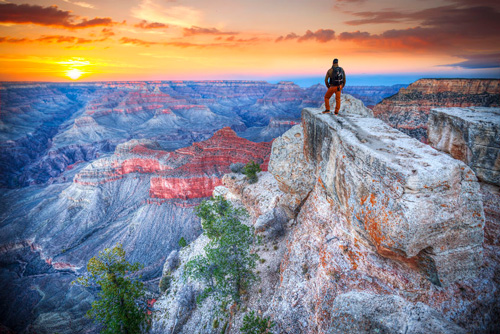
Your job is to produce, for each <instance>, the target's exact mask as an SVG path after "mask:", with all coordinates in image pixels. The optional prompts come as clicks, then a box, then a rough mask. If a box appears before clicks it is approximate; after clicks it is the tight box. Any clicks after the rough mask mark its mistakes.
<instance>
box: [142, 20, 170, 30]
mask: <svg viewBox="0 0 500 334" xmlns="http://www.w3.org/2000/svg"><path fill="white" fill-rule="evenodd" d="M134 27H136V28H141V29H160V28H168V24H165V23H160V22H148V21H146V20H142V21H141V22H140V23H137V24H135V25H134Z"/></svg>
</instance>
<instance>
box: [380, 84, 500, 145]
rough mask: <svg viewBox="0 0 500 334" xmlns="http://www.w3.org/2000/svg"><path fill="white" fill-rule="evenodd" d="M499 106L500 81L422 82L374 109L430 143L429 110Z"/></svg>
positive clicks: (395, 126)
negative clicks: (428, 137)
mask: <svg viewBox="0 0 500 334" xmlns="http://www.w3.org/2000/svg"><path fill="white" fill-rule="evenodd" d="M471 106H482V107H499V106H500V80H498V79H420V80H417V81H416V82H414V83H412V84H411V85H409V86H408V88H406V89H405V88H402V89H401V90H400V91H399V93H398V94H396V95H393V96H391V97H388V98H385V99H384V100H382V102H380V103H379V104H377V105H376V106H375V107H374V108H373V113H374V115H375V117H377V118H380V119H381V120H383V121H384V122H386V123H387V124H389V125H390V126H392V127H394V128H396V129H398V130H400V131H402V132H404V133H406V134H407V135H409V136H411V137H413V138H416V139H418V140H420V141H422V142H427V120H428V116H429V111H430V110H431V109H432V108H438V107H446V108H449V107H471Z"/></svg>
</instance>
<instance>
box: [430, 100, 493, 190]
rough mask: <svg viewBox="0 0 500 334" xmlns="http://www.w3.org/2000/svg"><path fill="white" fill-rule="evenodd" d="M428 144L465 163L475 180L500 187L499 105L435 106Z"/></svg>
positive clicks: (431, 114)
mask: <svg viewBox="0 0 500 334" xmlns="http://www.w3.org/2000/svg"><path fill="white" fill-rule="evenodd" d="M427 133H428V139H429V144H430V145H431V146H432V147H434V148H435V149H437V150H439V151H443V152H445V153H448V154H450V155H451V156H452V157H453V158H455V159H458V160H461V161H463V162H465V163H466V164H467V165H468V166H469V167H470V168H472V170H473V171H474V172H475V173H476V176H477V177H478V179H479V180H481V181H484V182H488V183H492V184H495V185H497V186H500V108H479V107H476V108H474V107H470V108H435V109H432V110H431V111H430V114H429V122H428V124H427Z"/></svg>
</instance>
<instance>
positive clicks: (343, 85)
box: [342, 69, 345, 87]
mask: <svg viewBox="0 0 500 334" xmlns="http://www.w3.org/2000/svg"><path fill="white" fill-rule="evenodd" d="M342 73H343V74H344V75H343V77H344V83H343V84H342V87H345V72H344V69H342Z"/></svg>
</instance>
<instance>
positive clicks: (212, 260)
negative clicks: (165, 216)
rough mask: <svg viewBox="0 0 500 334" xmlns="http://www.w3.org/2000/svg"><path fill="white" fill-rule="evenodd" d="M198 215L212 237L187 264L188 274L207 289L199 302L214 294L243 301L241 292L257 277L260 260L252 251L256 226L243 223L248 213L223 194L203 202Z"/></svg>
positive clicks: (205, 229)
mask: <svg viewBox="0 0 500 334" xmlns="http://www.w3.org/2000/svg"><path fill="white" fill-rule="evenodd" d="M196 214H197V215H198V216H199V217H200V218H201V219H202V227H203V230H204V233H205V234H206V235H207V237H208V238H209V239H210V241H209V242H208V244H207V245H206V246H205V248H204V250H205V255H204V256H201V255H200V256H197V257H195V258H194V259H192V260H191V261H189V262H188V263H187V264H186V270H185V276H186V277H190V278H192V279H195V280H198V281H202V282H204V283H205V286H206V288H205V289H204V290H203V291H202V293H201V294H200V295H199V296H198V299H197V300H198V302H201V301H203V300H204V299H205V298H207V297H208V296H210V295H212V296H213V297H214V298H215V300H217V301H218V302H220V303H223V302H228V301H234V302H236V303H240V301H241V298H240V297H241V294H242V293H243V292H244V291H245V290H246V289H247V287H248V285H249V284H250V283H251V282H252V281H254V280H255V279H256V276H255V274H254V273H253V269H254V268H255V266H256V261H257V259H258V256H257V254H254V253H252V252H251V246H252V244H253V242H254V233H253V229H252V228H250V227H248V226H247V225H245V224H242V223H241V221H240V218H242V217H244V216H245V215H247V213H246V211H245V210H244V209H236V208H234V207H233V206H232V205H231V203H230V202H229V201H227V200H225V199H224V198H223V197H222V196H216V197H215V198H212V199H210V200H205V201H203V202H202V203H201V204H200V205H199V206H198V207H197V208H196Z"/></svg>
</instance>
